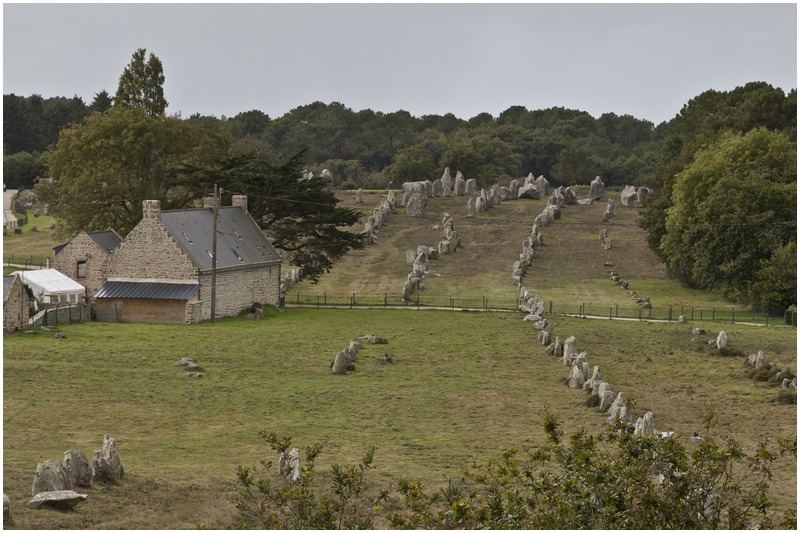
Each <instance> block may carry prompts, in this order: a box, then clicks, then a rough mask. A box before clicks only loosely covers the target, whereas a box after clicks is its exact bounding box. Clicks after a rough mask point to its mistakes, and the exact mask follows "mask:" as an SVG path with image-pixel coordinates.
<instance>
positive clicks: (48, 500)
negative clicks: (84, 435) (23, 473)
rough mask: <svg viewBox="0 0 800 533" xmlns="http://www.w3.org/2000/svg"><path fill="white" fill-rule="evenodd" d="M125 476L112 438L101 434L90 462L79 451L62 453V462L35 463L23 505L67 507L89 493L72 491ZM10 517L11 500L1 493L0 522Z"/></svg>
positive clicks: (78, 501) (63, 508) (51, 460)
mask: <svg viewBox="0 0 800 533" xmlns="http://www.w3.org/2000/svg"><path fill="white" fill-rule="evenodd" d="M124 475H125V468H124V467H123V466H122V459H120V456H119V452H118V451H117V443H116V441H115V440H114V439H113V438H112V437H111V436H109V435H108V434H106V435H104V436H103V449H102V450H94V452H93V453H92V464H91V465H90V464H89V462H88V461H87V460H86V455H84V453H83V452H82V451H80V450H69V451H66V452H64V461H63V462H62V463H59V462H58V461H55V460H53V459H48V460H46V461H44V462H43V463H39V465H38V466H37V467H36V473H35V474H34V477H33V487H32V489H31V495H32V496H33V497H32V498H31V499H30V500H29V501H28V502H27V504H26V506H27V507H29V508H31V509H40V508H52V509H59V510H71V509H73V508H74V507H75V506H77V505H78V504H79V503H80V502H82V501H84V500H86V499H87V498H88V497H89V496H88V495H86V494H80V493H78V492H76V491H75V489H77V488H82V487H90V486H91V485H92V483H97V482H100V483H117V482H119V481H120V480H121V479H122V478H123V476H124ZM10 520H11V500H10V498H9V497H8V496H7V495H6V494H3V521H4V523H6V524H8V523H10Z"/></svg>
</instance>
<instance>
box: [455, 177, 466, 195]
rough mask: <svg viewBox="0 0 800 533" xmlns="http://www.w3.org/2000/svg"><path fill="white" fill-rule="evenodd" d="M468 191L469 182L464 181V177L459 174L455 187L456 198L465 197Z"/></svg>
mask: <svg viewBox="0 0 800 533" xmlns="http://www.w3.org/2000/svg"><path fill="white" fill-rule="evenodd" d="M466 191H467V182H466V180H464V175H463V174H461V172H459V173H458V174H456V182H455V185H453V195H454V196H464V193H466Z"/></svg>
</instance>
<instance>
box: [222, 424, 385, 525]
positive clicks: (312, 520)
mask: <svg viewBox="0 0 800 533" xmlns="http://www.w3.org/2000/svg"><path fill="white" fill-rule="evenodd" d="M259 438H260V439H261V440H263V441H265V442H266V443H267V444H268V445H269V447H270V448H271V449H272V450H273V451H275V452H277V453H278V454H282V453H286V452H288V451H289V450H290V448H291V445H292V439H291V437H281V436H279V435H277V434H275V433H266V432H265V431H261V432H259ZM323 447H324V444H323V443H317V444H313V445H310V446H306V447H305V448H303V451H304V455H305V461H304V463H303V464H302V466H301V474H300V478H299V479H297V480H292V479H291V476H287V475H284V473H282V472H280V469H279V471H277V472H276V471H273V468H272V467H273V464H272V461H269V460H266V459H262V460H261V461H260V463H259V464H260V468H255V467H247V466H241V465H240V466H239V467H238V469H237V480H236V485H235V489H234V491H233V493H232V494H231V497H230V498H231V501H232V502H233V503H234V505H235V506H236V509H237V510H238V512H239V515H238V523H237V524H236V526H237V527H239V528H253V527H255V528H259V529H262V528H263V529H370V528H372V526H373V514H374V502H371V501H368V499H367V497H366V490H367V487H368V485H367V483H366V473H367V471H368V470H370V469H371V468H372V461H373V459H374V455H375V448H374V447H371V448H370V449H369V450H367V452H366V454H365V455H364V458H363V459H362V461H361V462H360V463H359V464H356V465H339V464H334V465H332V466H331V469H330V477H331V484H330V485H325V484H324V483H322V482H320V481H319V480H317V476H316V471H315V460H316V458H317V456H319V454H320V453H321V452H322V449H323Z"/></svg>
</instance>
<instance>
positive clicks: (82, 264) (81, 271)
mask: <svg viewBox="0 0 800 533" xmlns="http://www.w3.org/2000/svg"><path fill="white" fill-rule="evenodd" d="M78 277H79V278H85V277H86V261H78Z"/></svg>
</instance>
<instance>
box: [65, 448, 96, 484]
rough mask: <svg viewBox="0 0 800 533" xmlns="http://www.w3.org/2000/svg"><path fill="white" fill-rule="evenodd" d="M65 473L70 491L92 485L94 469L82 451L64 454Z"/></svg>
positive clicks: (71, 451)
mask: <svg viewBox="0 0 800 533" xmlns="http://www.w3.org/2000/svg"><path fill="white" fill-rule="evenodd" d="M64 471H65V472H66V474H67V482H68V486H67V488H69V489H74V488H75V487H88V486H89V485H91V484H92V467H91V466H90V465H89V461H87V460H86V455H84V453H83V452H82V451H80V450H70V451H67V452H64Z"/></svg>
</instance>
